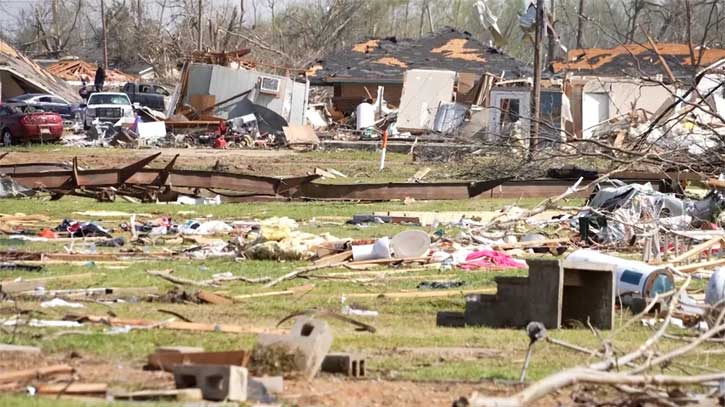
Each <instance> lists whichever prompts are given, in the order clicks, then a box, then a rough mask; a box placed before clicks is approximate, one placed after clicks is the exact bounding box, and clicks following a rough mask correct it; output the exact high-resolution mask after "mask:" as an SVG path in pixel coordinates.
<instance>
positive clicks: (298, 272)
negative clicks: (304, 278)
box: [264, 262, 345, 288]
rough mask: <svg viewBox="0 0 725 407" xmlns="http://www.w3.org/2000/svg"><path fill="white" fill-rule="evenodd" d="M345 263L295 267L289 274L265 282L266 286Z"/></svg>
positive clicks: (272, 285)
mask: <svg viewBox="0 0 725 407" xmlns="http://www.w3.org/2000/svg"><path fill="white" fill-rule="evenodd" d="M343 264H345V263H344V262H340V263H333V264H319V265H313V266H307V267H300V268H298V269H294V270H292V271H290V272H289V273H287V274H285V275H283V276H281V277H277V278H275V279H274V280H272V281H270V282H269V283H267V284H265V285H264V287H265V288H270V287H274V286H275V285H277V284H279V283H281V282H282V281H285V280H289V279H291V278H295V277H298V276H300V275H302V274H305V273H309V272H310V271H315V270H320V269H324V268H335V267H340V266H342V265H343Z"/></svg>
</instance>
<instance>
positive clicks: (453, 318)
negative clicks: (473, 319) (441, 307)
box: [436, 311, 466, 328]
mask: <svg viewBox="0 0 725 407" xmlns="http://www.w3.org/2000/svg"><path fill="white" fill-rule="evenodd" d="M436 326H445V327H450V328H463V327H465V326H466V318H465V317H464V316H463V313H462V312H458V311H440V312H438V313H437V314H436Z"/></svg>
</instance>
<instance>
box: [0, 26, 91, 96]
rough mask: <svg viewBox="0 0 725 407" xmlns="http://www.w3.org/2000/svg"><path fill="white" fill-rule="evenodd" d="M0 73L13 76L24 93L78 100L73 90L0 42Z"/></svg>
mask: <svg viewBox="0 0 725 407" xmlns="http://www.w3.org/2000/svg"><path fill="white" fill-rule="evenodd" d="M0 71H5V72H8V73H10V74H11V75H13V77H15V78H16V80H17V81H18V82H20V83H21V84H22V87H23V90H25V91H26V92H47V93H52V94H54V95H57V96H60V97H62V98H64V99H66V100H68V101H76V100H78V99H79V97H78V93H77V92H76V91H75V90H74V89H73V88H71V87H70V86H68V85H67V84H66V83H65V82H63V81H62V80H60V79H58V78H56V77H55V76H53V75H52V74H51V73H50V72H48V71H46V70H45V69H43V68H41V67H40V65H38V64H36V63H35V62H33V61H32V60H31V59H30V58H28V57H27V56H25V55H23V54H22V53H21V52H20V51H18V50H17V49H15V48H14V47H13V46H11V45H10V44H8V43H6V42H4V41H2V40H0Z"/></svg>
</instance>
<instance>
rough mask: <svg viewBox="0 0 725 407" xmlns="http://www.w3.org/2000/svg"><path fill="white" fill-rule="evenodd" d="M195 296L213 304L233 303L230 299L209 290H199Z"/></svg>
mask: <svg viewBox="0 0 725 407" xmlns="http://www.w3.org/2000/svg"><path fill="white" fill-rule="evenodd" d="M196 296H197V297H198V298H199V299H200V300H202V301H204V302H206V303H209V304H214V305H231V304H233V303H234V302H233V301H232V300H230V299H228V298H224V297H222V296H221V295H217V294H215V293H213V292H211V291H204V290H200V291H199V292H198V293H196Z"/></svg>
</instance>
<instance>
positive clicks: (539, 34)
mask: <svg viewBox="0 0 725 407" xmlns="http://www.w3.org/2000/svg"><path fill="white" fill-rule="evenodd" d="M544 18H545V16H544V0H536V35H535V37H534V87H533V89H532V90H531V131H530V134H529V160H533V159H534V153H535V152H536V145H537V143H538V138H539V121H540V119H541V112H540V108H541V65H542V64H541V62H542V59H543V58H542V57H543V55H542V51H543V50H542V48H541V43H542V42H544V29H545V28H544V26H545V24H544Z"/></svg>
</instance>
